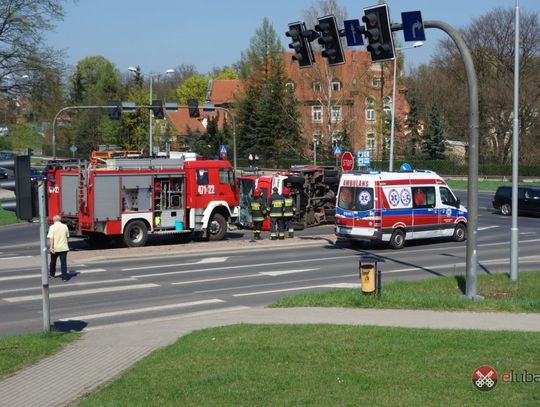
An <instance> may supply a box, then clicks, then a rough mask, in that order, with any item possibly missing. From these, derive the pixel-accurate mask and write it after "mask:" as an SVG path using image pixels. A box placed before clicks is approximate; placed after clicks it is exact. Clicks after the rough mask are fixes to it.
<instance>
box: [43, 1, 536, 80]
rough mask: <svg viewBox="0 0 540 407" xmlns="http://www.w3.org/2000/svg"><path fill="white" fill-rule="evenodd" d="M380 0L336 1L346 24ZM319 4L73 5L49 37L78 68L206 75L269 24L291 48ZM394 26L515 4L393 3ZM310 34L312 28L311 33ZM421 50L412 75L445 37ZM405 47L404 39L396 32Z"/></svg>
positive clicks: (409, 62) (233, 58)
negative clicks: (86, 63)
mask: <svg viewBox="0 0 540 407" xmlns="http://www.w3.org/2000/svg"><path fill="white" fill-rule="evenodd" d="M518 2H519V3H518V4H519V8H520V10H521V11H529V12H531V11H532V12H536V13H538V14H540V1H539V0H518ZM377 3H378V1H377V0H371V1H363V2H360V1H355V0H338V4H339V5H340V6H341V7H344V8H345V9H346V11H347V18H348V19H361V16H362V15H363V12H362V10H363V8H365V7H369V6H372V5H376V4H377ZM313 4H317V0H271V1H260V0H197V1H195V0H189V1H188V0H160V1H158V2H153V1H147V0H146V1H141V0H77V1H75V2H74V1H73V0H67V2H66V4H65V17H64V20H63V21H59V22H58V23H57V25H56V28H55V29H54V31H52V32H49V33H47V34H46V35H45V41H46V43H47V44H48V45H50V46H52V47H53V48H56V49H61V50H63V51H64V52H65V54H66V59H65V62H67V63H68V64H69V65H72V66H75V65H76V64H77V62H78V61H79V60H81V59H83V58H85V57H87V56H96V55H101V56H103V57H105V58H107V59H108V60H109V61H111V62H112V63H113V64H115V65H116V67H117V68H118V69H119V70H120V72H127V68H128V67H130V66H137V65H138V66H140V67H141V70H142V71H143V72H144V73H154V74H157V73H163V72H165V71H166V70H167V69H170V68H175V67H177V66H179V65H182V64H187V65H194V66H195V67H196V69H197V70H198V71H199V72H200V73H202V74H205V73H208V72H209V71H211V70H212V69H213V68H214V67H223V66H225V65H232V64H234V63H235V62H237V61H238V60H239V59H240V55H241V53H242V52H243V51H246V50H247V49H248V48H249V41H250V39H251V37H253V36H254V34H255V31H256V30H257V28H259V27H260V26H261V24H262V22H263V19H264V18H265V17H268V19H269V21H270V23H271V24H272V25H273V27H274V29H275V30H276V32H277V33H278V35H279V36H280V39H281V41H282V44H283V46H284V47H285V48H287V44H288V43H289V42H290V39H289V38H287V37H286V36H285V31H287V29H288V23H290V22H293V21H298V20H303V17H304V15H305V10H307V9H308V8H309V7H310V6H311V5H313ZM387 4H388V5H389V8H390V16H391V20H392V22H396V23H401V12H404V11H417V10H418V11H420V12H421V13H422V19H423V20H424V21H426V20H438V21H443V22H446V23H448V24H450V25H451V26H452V27H454V28H456V29H459V28H462V27H465V26H467V25H468V24H469V23H470V22H471V21H473V20H474V19H475V18H478V17H480V16H482V15H484V14H486V13H487V12H488V11H489V10H491V9H493V8H496V7H503V8H510V9H514V8H515V6H516V0H453V1H452V0H450V1H449V0H389V1H388V2H387ZM308 28H312V27H308ZM425 33H426V41H425V43H424V45H423V46H422V47H420V48H415V49H408V50H403V52H405V65H406V67H407V68H409V69H410V67H412V66H418V65H420V64H422V63H428V62H429V61H430V58H431V57H432V56H433V55H434V54H435V52H436V49H437V44H438V42H439V41H440V40H441V39H443V38H445V37H446V34H444V33H443V32H442V31H440V30H436V29H426V30H425ZM397 35H398V39H399V41H400V42H401V45H402V46H404V47H406V46H408V45H410V43H405V42H404V39H403V32H402V31H400V32H398V33H397Z"/></svg>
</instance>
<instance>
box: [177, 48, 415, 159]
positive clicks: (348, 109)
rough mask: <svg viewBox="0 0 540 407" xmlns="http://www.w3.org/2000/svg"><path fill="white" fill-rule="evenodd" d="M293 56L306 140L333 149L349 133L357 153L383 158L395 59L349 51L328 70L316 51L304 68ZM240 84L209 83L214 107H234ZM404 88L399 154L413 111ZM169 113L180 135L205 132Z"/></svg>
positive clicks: (399, 103)
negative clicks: (366, 151) (313, 60)
mask: <svg viewBox="0 0 540 407" xmlns="http://www.w3.org/2000/svg"><path fill="white" fill-rule="evenodd" d="M291 57H292V52H286V53H285V55H284V58H285V70H286V73H287V76H288V77H289V78H290V79H289V80H288V82H287V84H286V86H288V87H291V88H292V89H293V90H294V93H295V96H296V98H297V99H298V100H299V101H300V105H301V107H300V114H301V118H302V119H301V120H302V133H303V136H304V137H305V139H306V141H308V143H312V142H313V141H314V140H317V141H318V142H319V143H320V144H322V145H323V146H327V147H329V146H331V145H332V144H336V143H337V144H341V141H342V139H343V137H344V134H346V137H347V138H348V139H349V140H350V144H351V146H352V149H353V151H358V150H364V149H369V150H371V151H372V156H373V157H374V158H375V157H376V158H380V157H381V156H382V149H383V142H384V139H385V137H386V138H387V137H388V135H389V131H390V130H389V129H390V118H391V108H392V76H393V71H392V70H393V65H392V62H390V63H383V64H381V63H376V64H372V63H371V58H370V55H369V53H368V52H367V51H353V50H346V51H345V61H346V62H345V64H343V65H338V66H335V67H331V68H328V66H327V64H326V60H324V59H323V58H322V57H321V56H320V53H316V63H315V64H314V65H313V67H311V68H305V69H300V68H299V66H298V63H296V62H295V61H292V59H291ZM240 87H241V81H240V80H213V81H210V82H209V87H208V94H207V99H208V100H209V101H210V102H212V103H214V104H215V105H216V106H221V107H225V108H232V107H233V102H234V96H235V93H236V92H239V91H241V90H240ZM405 92H406V89H405V88H404V87H402V86H398V87H397V92H396V131H395V152H396V153H398V152H399V151H401V150H402V149H403V146H404V132H403V128H404V121H405V118H406V115H407V113H408V111H409V104H408V103H407V101H406V99H405ZM167 116H168V118H169V120H170V121H171V122H172V123H173V124H174V126H175V127H176V129H177V131H178V135H180V136H181V135H184V134H186V128H187V127H190V128H191V129H193V130H195V129H199V130H201V131H204V122H201V119H191V118H189V116H188V115H187V111H186V110H185V109H183V110H179V111H178V112H177V113H170V112H169V113H167ZM385 123H386V124H385ZM385 134H386V135H385ZM387 141H388V140H387Z"/></svg>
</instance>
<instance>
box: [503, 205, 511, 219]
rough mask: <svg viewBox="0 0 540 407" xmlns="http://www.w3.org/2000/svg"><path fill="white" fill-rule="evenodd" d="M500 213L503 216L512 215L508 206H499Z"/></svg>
mask: <svg viewBox="0 0 540 407" xmlns="http://www.w3.org/2000/svg"><path fill="white" fill-rule="evenodd" d="M501 213H502V214H503V215H504V216H510V215H511V214H512V207H511V206H510V204H507V203H505V204H503V206H501Z"/></svg>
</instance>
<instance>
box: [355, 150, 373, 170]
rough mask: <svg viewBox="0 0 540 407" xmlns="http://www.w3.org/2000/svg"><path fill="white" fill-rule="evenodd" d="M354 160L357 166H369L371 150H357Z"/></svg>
mask: <svg viewBox="0 0 540 407" xmlns="http://www.w3.org/2000/svg"><path fill="white" fill-rule="evenodd" d="M356 162H357V164H358V166H359V167H370V166H371V151H370V150H360V151H357V152H356Z"/></svg>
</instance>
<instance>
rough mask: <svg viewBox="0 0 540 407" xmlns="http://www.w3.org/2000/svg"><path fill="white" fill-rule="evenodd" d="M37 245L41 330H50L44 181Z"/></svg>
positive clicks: (43, 183)
mask: <svg viewBox="0 0 540 407" xmlns="http://www.w3.org/2000/svg"><path fill="white" fill-rule="evenodd" d="M38 195H39V246H40V250H41V256H40V257H41V292H42V294H43V330H44V331H45V332H49V331H50V330H51V311H50V306H49V272H48V270H47V257H48V256H47V232H46V222H47V216H46V214H45V205H46V202H45V181H40V183H39V189H38Z"/></svg>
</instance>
